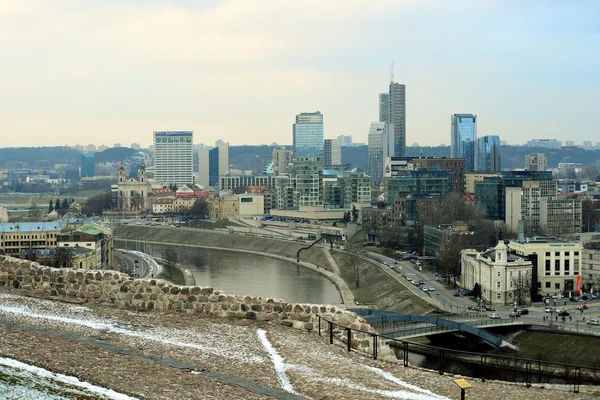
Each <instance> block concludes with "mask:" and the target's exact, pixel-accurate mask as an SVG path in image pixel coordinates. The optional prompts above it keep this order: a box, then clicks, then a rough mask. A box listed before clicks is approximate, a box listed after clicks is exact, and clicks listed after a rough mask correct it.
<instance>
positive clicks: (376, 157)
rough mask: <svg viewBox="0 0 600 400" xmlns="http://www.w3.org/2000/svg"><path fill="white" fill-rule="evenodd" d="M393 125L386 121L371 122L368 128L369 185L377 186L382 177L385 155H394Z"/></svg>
mask: <svg viewBox="0 0 600 400" xmlns="http://www.w3.org/2000/svg"><path fill="white" fill-rule="evenodd" d="M394 139H395V137H394V125H391V124H388V123H387V122H371V127H370V128H369V143H368V145H369V149H368V156H369V175H370V176H371V186H373V187H377V186H379V184H380V183H381V180H382V179H383V164H384V161H385V159H386V157H392V156H394V151H395V149H394V147H395V140H394Z"/></svg>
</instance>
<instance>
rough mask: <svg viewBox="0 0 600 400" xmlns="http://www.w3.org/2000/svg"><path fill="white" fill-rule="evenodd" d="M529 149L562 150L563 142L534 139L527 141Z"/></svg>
mask: <svg viewBox="0 0 600 400" xmlns="http://www.w3.org/2000/svg"><path fill="white" fill-rule="evenodd" d="M527 147H543V148H546V149H560V148H561V147H562V142H561V141H560V140H556V139H533V140H528V141H527Z"/></svg>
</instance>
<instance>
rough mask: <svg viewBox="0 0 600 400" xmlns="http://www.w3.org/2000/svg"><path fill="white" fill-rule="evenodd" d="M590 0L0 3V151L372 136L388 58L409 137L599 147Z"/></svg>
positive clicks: (598, 38)
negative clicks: (320, 123)
mask: <svg viewBox="0 0 600 400" xmlns="http://www.w3.org/2000/svg"><path fill="white" fill-rule="evenodd" d="M599 15H600V1H598V0H590V1H585V0H577V1H559V0H539V1H537V0H525V1H522V0H521V1H509V0H505V1H499V0H498V1H491V0H490V1H486V0H471V1H467V0H464V1H463V0H452V1H450V0H443V1H442V0H440V1H428V0H319V1H317V0H230V1H216V0H196V1H192V0H178V1H175V0H173V1H166V0H162V1H161V0H145V1H144V0H135V1H134V0H98V1H91V0H88V1H86V0H70V1H69V0H47V1H42V0H39V1H36V0H18V1H16V0H15V1H8V0H6V1H2V2H0V121H1V125H0V146H3V147H7V146H44V145H63V144H76V143H79V144H83V145H85V144H88V143H94V144H96V145H101V144H105V145H108V146H112V145H113V144H114V143H116V142H118V143H121V144H123V145H127V146H129V145H130V144H131V143H132V142H138V143H141V144H142V145H143V146H147V145H149V144H151V141H152V132H153V131H155V130H193V131H195V134H194V142H195V143H205V144H214V141H215V140H217V139H223V140H225V141H228V142H229V143H230V144H231V145H240V144H262V143H266V144H270V143H271V142H277V143H279V144H291V141H292V124H293V122H294V118H295V115H296V114H297V113H300V112H303V111H317V110H319V111H321V112H322V113H323V115H324V121H325V122H324V123H325V137H326V138H334V137H337V136H338V135H342V134H343V135H352V136H353V138H354V141H355V142H366V139H367V133H368V130H369V124H370V123H371V122H372V121H376V120H377V118H378V99H377V95H378V93H379V92H386V91H387V86H388V83H389V80H390V64H391V63H392V61H393V62H394V79H395V81H397V82H400V83H404V84H406V85H407V144H408V145H410V144H412V143H415V142H418V143H420V144H421V145H436V144H449V143H450V115H451V114H453V113H474V114H477V115H478V117H479V119H478V125H479V126H478V135H479V136H485V135H499V136H500V138H501V139H502V140H507V141H508V142H509V143H524V142H525V141H526V140H527V139H530V138H556V139H560V140H563V141H565V140H574V141H575V142H579V143H580V142H582V141H584V140H591V141H593V142H594V143H595V142H597V141H600V78H599V73H600V23H599V22H598V21H599V20H598V18H599Z"/></svg>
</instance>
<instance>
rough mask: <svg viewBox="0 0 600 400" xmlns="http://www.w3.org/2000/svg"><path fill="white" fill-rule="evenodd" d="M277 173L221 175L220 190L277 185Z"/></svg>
mask: <svg viewBox="0 0 600 400" xmlns="http://www.w3.org/2000/svg"><path fill="white" fill-rule="evenodd" d="M275 177H276V175H226V176H220V177H219V190H234V189H237V188H243V187H249V186H262V187H266V188H274V187H275Z"/></svg>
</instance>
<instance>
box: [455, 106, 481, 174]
mask: <svg viewBox="0 0 600 400" xmlns="http://www.w3.org/2000/svg"><path fill="white" fill-rule="evenodd" d="M451 123H452V125H451V141H452V147H451V149H450V157H452V158H464V159H466V160H467V162H466V164H465V170H466V171H473V170H475V140H476V139H477V116H476V115H473V114H454V115H452V120H451Z"/></svg>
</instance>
